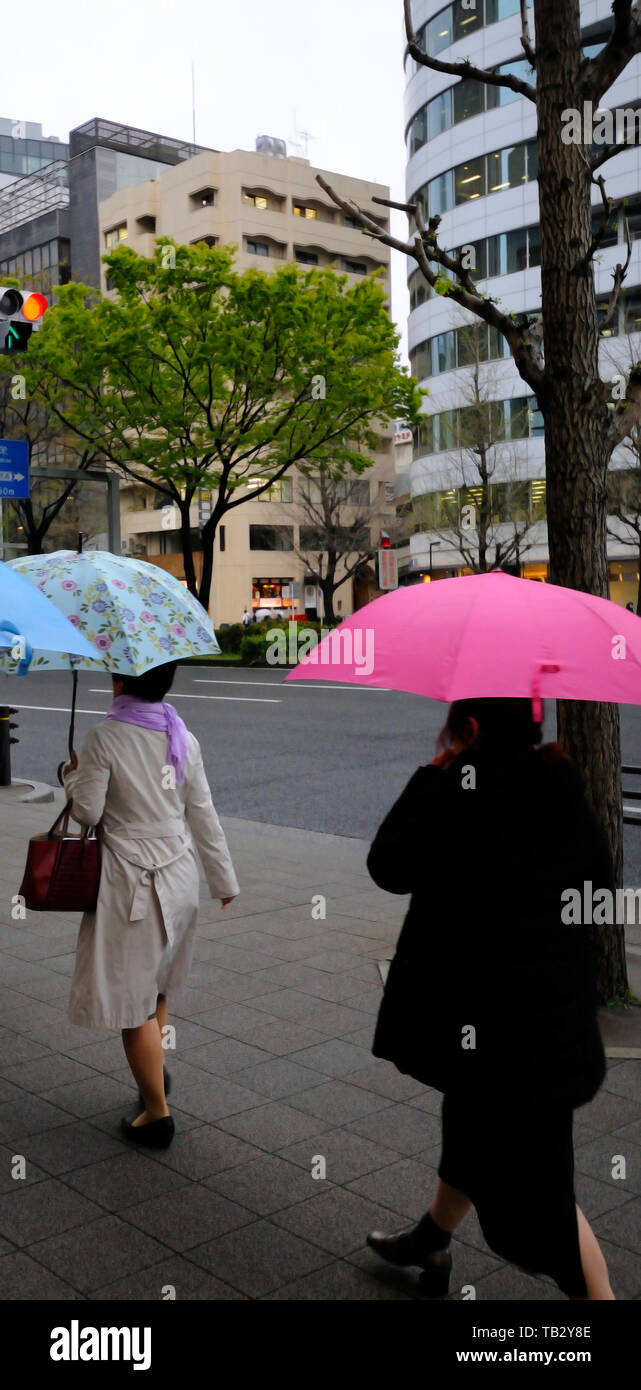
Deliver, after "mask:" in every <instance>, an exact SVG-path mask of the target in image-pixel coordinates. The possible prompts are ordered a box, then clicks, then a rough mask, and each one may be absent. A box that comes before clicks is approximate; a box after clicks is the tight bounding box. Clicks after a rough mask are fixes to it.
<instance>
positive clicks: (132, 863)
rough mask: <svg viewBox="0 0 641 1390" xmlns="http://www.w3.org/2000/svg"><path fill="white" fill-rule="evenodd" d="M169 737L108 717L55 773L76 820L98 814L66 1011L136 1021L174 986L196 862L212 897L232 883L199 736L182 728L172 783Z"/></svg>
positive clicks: (184, 949) (102, 1024) (187, 950)
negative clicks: (95, 881) (95, 886)
mask: <svg viewBox="0 0 641 1390" xmlns="http://www.w3.org/2000/svg"><path fill="white" fill-rule="evenodd" d="M171 780H172V778H171V769H170V768H169V767H168V755H167V736H166V734H164V733H160V732H158V731H157V730H154V729H142V728H140V727H139V726H137V725H134V724H125V723H121V722H120V721H116V720H111V719H110V720H107V721H105V722H104V723H102V724H97V725H96V726H95V728H93V729H91V730H90V732H89V734H88V735H87V737H86V739H85V741H84V744H83V746H82V751H81V753H80V755H79V759H78V767H77V769H76V771H75V772H70V773H69V774H68V775H67V777H66V778H65V791H66V793H67V797H68V799H69V800H71V801H72V815H73V818H74V820H76V821H78V822H79V824H80V825H96V824H97V823H98V821H99V820H101V819H102V828H103V849H102V872H101V878H100V890H99V893H98V902H97V906H96V910H95V912H86V913H85V914H84V916H83V918H82V922H81V924H80V932H79V935H78V944H77V949H76V965H75V970H74V975H73V980H72V985H71V999H70V1005H69V1018H70V1019H71V1022H72V1023H77V1024H80V1025H82V1026H83V1027H85V1028H87V1027H89V1028H91V1027H96V1028H137V1027H139V1026H140V1024H142V1023H144V1022H145V1021H146V1020H147V1019H148V1018H149V1017H150V1016H151V1015H152V1014H153V1013H154V1011H155V1008H156V1000H157V996H158V995H159V994H167V995H168V997H169V1005H170V1007H171V1001H172V999H175V998H176V995H180V993H182V991H183V989H184V987H185V985H186V983H187V977H188V974H189V968H190V964H191V958H192V953H193V947H194V940H195V935H196V923H197V917H198V887H199V884H198V879H199V875H198V865H197V862H196V857H195V854H194V842H195V845H196V847H197V849H198V853H199V855H200V859H201V861H202V865H203V868H204V871H205V876H206V879H207V883H208V886H209V891H210V893H211V896H212V898H231V897H236V895H237V894H238V892H239V888H238V881H237V879H236V874H235V873H234V867H233V864H232V861H231V857H230V854H229V850H228V848H227V842H226V840H225V836H224V833H223V830H222V828H221V825H220V822H219V820H218V816H217V815H216V811H215V810H214V806H213V804H212V799H211V793H210V790H209V787H208V785H207V779H206V777H205V770H204V767H203V761H202V756H201V752H200V747H199V744H198V742H197V740H196V739H195V738H194V737H193V734H190V735H189V752H188V755H187V759H186V765H185V781H184V783H183V784H176V786H175V788H172V786H171V785H167V784H168V783H171Z"/></svg>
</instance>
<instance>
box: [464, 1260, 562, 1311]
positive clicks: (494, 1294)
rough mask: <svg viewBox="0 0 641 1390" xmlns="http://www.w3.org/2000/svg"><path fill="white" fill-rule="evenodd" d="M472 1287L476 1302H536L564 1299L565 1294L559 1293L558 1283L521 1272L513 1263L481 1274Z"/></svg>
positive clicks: (552, 1301) (551, 1301)
mask: <svg viewBox="0 0 641 1390" xmlns="http://www.w3.org/2000/svg"><path fill="white" fill-rule="evenodd" d="M467 1282H471V1281H467ZM474 1287H475V1289H476V1301H477V1303H486V1302H492V1303H496V1302H502V1301H505V1300H508V1301H511V1302H519V1303H522V1302H525V1301H529V1300H531V1301H535V1300H536V1302H537V1303H556V1302H558V1301H559V1300H561V1302H563V1303H565V1301H566V1299H565V1294H563V1293H561V1290H560V1289H559V1287H558V1285H557V1284H553V1283H552V1280H551V1279H543V1278H541V1279H539V1278H535V1277H534V1276H532V1275H530V1274H523V1273H522V1272H521V1270H519V1269H516V1268H515V1267H514V1265H503V1266H502V1267H501V1269H497V1270H495V1271H494V1273H493V1274H486V1275H483V1276H481V1278H479V1279H477V1281H476V1283H475V1285H474Z"/></svg>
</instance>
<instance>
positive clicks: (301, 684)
mask: <svg viewBox="0 0 641 1390" xmlns="http://www.w3.org/2000/svg"><path fill="white" fill-rule="evenodd" d="M194 685H250V686H251V687H252V689H253V688H254V687H255V686H257V685H266V686H267V688H268V689H272V690H282V688H283V686H284V685H287V689H288V690H302V689H303V688H305V689H306V690H378V691H381V692H383V691H386V692H387V694H389V693H390V691H389V687H388V686H384V685H336V683H335V682H334V681H328V683H327V685H312V683H311V681H226V680H221V679H220V678H219V679H215V678H213V677H210V678H209V679H208V678H207V677H206V676H194Z"/></svg>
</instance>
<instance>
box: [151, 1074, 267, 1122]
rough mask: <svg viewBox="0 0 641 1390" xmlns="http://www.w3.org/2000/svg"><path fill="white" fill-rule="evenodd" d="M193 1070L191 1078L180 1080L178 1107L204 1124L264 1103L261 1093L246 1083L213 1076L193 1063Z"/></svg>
mask: <svg viewBox="0 0 641 1390" xmlns="http://www.w3.org/2000/svg"><path fill="white" fill-rule="evenodd" d="M193 1072H194V1078H195V1079H194V1080H193V1081H182V1082H181V1086H180V1105H181V1109H182V1110H183V1111H186V1113H187V1114H188V1115H194V1116H195V1117H196V1118H197V1119H199V1120H204V1121H205V1122H206V1123H207V1124H213V1123H214V1121H215V1120H222V1119H223V1118H226V1117H228V1116H230V1115H238V1114H240V1112H241V1111H243V1110H249V1109H251V1107H252V1106H256V1105H263V1104H264V1096H261V1095H258V1094H257V1093H256V1092H254V1091H250V1090H249V1088H248V1087H246V1086H238V1085H237V1084H236V1082H235V1081H231V1080H230V1079H229V1078H228V1077H223V1076H215V1075H214V1074H213V1073H212V1072H206V1071H201V1070H200V1068H196V1067H194V1068H193ZM203 1078H204V1079H203ZM172 1096H173V1091H172Z"/></svg>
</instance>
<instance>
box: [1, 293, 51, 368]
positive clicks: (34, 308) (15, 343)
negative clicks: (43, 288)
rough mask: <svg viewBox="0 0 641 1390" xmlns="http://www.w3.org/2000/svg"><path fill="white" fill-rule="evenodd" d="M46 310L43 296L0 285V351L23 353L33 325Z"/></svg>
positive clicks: (46, 304) (46, 303)
mask: <svg viewBox="0 0 641 1390" xmlns="http://www.w3.org/2000/svg"><path fill="white" fill-rule="evenodd" d="M48 308H49V304H48V301H47V300H46V299H45V296H44V295H43V294H32V293H30V292H29V291H27V290H18V289H15V288H14V287H13V286H12V285H11V286H9V285H0V351H1V352H24V350H25V348H26V347H27V344H28V342H29V339H30V337H31V334H32V332H33V326H34V324H35V323H37V322H38V319H41V318H42V317H43V315H44V314H45V313H46V312H47V309H48Z"/></svg>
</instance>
